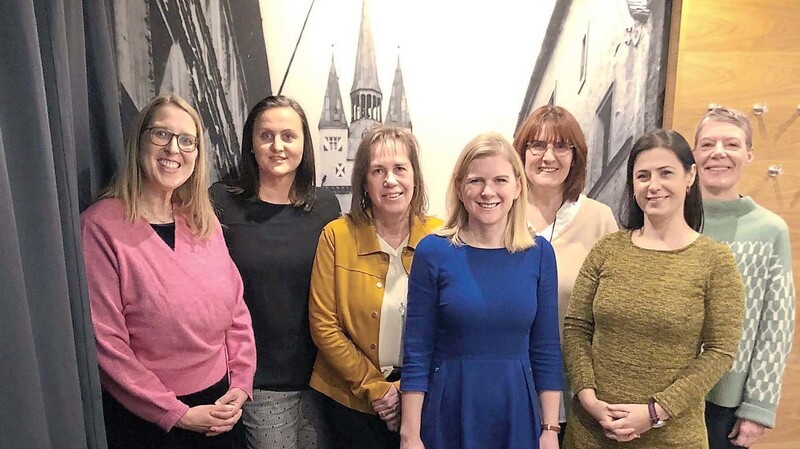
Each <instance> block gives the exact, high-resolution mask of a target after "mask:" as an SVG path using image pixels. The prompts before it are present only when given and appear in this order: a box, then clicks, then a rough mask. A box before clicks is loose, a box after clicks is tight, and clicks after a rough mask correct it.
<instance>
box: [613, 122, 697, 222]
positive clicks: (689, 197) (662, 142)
mask: <svg viewBox="0 0 800 449" xmlns="http://www.w3.org/2000/svg"><path fill="white" fill-rule="evenodd" d="M654 148H664V149H666V150H670V151H672V152H673V153H675V156H677V157H678V160H680V162H681V165H682V166H683V169H684V170H685V171H686V172H688V171H689V170H691V169H692V166H693V165H695V161H694V155H693V154H692V148H691V147H690V146H689V143H688V142H687V141H686V139H684V138H683V136H682V135H680V134H679V133H678V132H677V131H673V130H671V129H658V130H655V131H651V132H649V133H647V134H645V135H643V136H642V137H640V138H639V140H637V141H636V143H634V144H633V148H632V149H631V154H630V156H628V177H627V181H626V182H625V193H624V194H623V197H622V200H621V204H620V210H621V215H622V216H621V217H620V218H621V220H620V222H621V223H622V227H623V228H625V229H629V230H635V229H641V228H642V226H644V211H643V210H642V208H641V207H639V204H638V203H637V202H636V198H635V197H634V194H633V166H634V164H635V163H636V158H637V157H639V155H640V154H641V153H643V152H645V151H648V150H652V149H654ZM683 218H684V219H685V220H686V224H688V225H689V226H690V227H691V228H692V229H694V230H695V231H697V232H700V231H701V230H702V229H703V198H702V196H701V195H700V183H699V182H697V178H695V181H694V182H693V183H692V185H691V187H689V192H688V193H687V194H686V199H685V200H684V203H683Z"/></svg>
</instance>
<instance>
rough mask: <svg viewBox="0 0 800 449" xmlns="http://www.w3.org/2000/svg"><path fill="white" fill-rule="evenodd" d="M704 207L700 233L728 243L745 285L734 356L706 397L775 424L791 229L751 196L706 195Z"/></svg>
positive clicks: (787, 318) (790, 309) (788, 344)
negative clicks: (722, 197) (708, 197)
mask: <svg viewBox="0 0 800 449" xmlns="http://www.w3.org/2000/svg"><path fill="white" fill-rule="evenodd" d="M703 208H704V210H705V228H704V230H703V233H704V234H706V235H708V236H709V237H712V238H714V239H716V240H718V241H721V242H724V243H726V244H728V246H730V247H731V250H733V254H734V257H735V258H736V264H737V267H738V269H739V272H740V274H741V276H742V281H743V282H744V285H745V319H744V326H743V332H742V336H741V340H740V341H739V349H738V352H737V355H736V359H735V361H734V363H733V368H731V370H730V371H729V372H728V373H727V374H725V376H723V378H722V379H721V380H720V382H719V383H718V384H717V385H716V386H715V387H714V388H713V389H712V390H711V392H710V393H709V395H708V398H707V399H708V400H709V401H711V402H713V403H714V404H717V405H720V406H723V407H738V410H737V412H736V415H737V416H738V417H740V418H744V419H747V420H750V421H754V422H757V423H760V424H763V425H765V426H767V427H773V426H774V425H775V411H776V409H777V407H778V400H779V399H780V392H781V377H782V375H783V370H784V367H785V366H786V357H787V356H788V355H789V352H790V351H791V348H792V336H793V333H794V327H795V322H794V321H795V291H794V282H793V280H792V255H791V246H790V244H789V228H788V227H787V226H786V223H785V222H784V221H783V219H781V218H780V217H779V216H778V215H776V214H774V213H773V212H770V211H769V210H767V209H765V208H763V207H761V206H759V205H758V204H756V203H755V202H754V201H753V200H752V199H751V198H750V197H744V198H740V199H738V200H734V201H712V200H706V201H704V202H703Z"/></svg>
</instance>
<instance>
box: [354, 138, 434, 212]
mask: <svg viewBox="0 0 800 449" xmlns="http://www.w3.org/2000/svg"><path fill="white" fill-rule="evenodd" d="M399 145H402V146H404V147H405V148H406V150H407V151H408V160H409V161H411V169H412V170H413V171H414V193H413V195H412V196H411V203H410V204H409V206H408V207H409V209H410V210H409V214H408V215H409V220H411V219H413V217H417V218H419V219H420V220H421V221H425V212H426V211H427V209H428V195H427V194H426V193H425V181H424V180H423V179H422V167H421V166H420V164H419V145H418V144H417V139H416V138H415V137H414V135H413V134H411V131H409V130H407V129H405V128H398V127H394V126H385V125H376V126H375V127H373V128H371V129H370V130H369V131H367V132H366V134H364V137H363V138H362V139H361V143H360V144H359V145H358V149H357V150H356V155H355V159H354V160H353V173H352V175H351V176H352V177H351V182H350V184H351V185H352V189H353V197H352V200H351V202H350V213H349V215H350V218H351V219H352V220H353V222H354V223H355V224H357V225H363V224H367V223H372V202H371V201H370V199H369V195H368V194H367V192H366V185H367V173H369V166H370V163H371V162H372V152H373V150H375V149H377V148H379V147H383V148H385V149H387V150H390V151H394V150H396V149H397V148H398V146H399Z"/></svg>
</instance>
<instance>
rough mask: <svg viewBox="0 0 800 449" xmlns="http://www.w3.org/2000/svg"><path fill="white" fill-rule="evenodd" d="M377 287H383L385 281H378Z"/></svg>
mask: <svg viewBox="0 0 800 449" xmlns="http://www.w3.org/2000/svg"><path fill="white" fill-rule="evenodd" d="M375 287H378V288H383V282H378V283H377V284H375Z"/></svg>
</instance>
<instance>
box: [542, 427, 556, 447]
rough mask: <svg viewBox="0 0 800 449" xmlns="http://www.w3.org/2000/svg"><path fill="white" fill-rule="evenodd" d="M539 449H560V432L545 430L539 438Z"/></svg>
mask: <svg viewBox="0 0 800 449" xmlns="http://www.w3.org/2000/svg"><path fill="white" fill-rule="evenodd" d="M539 449H558V432H553V431H552V430H543V431H542V436H540V437H539Z"/></svg>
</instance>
